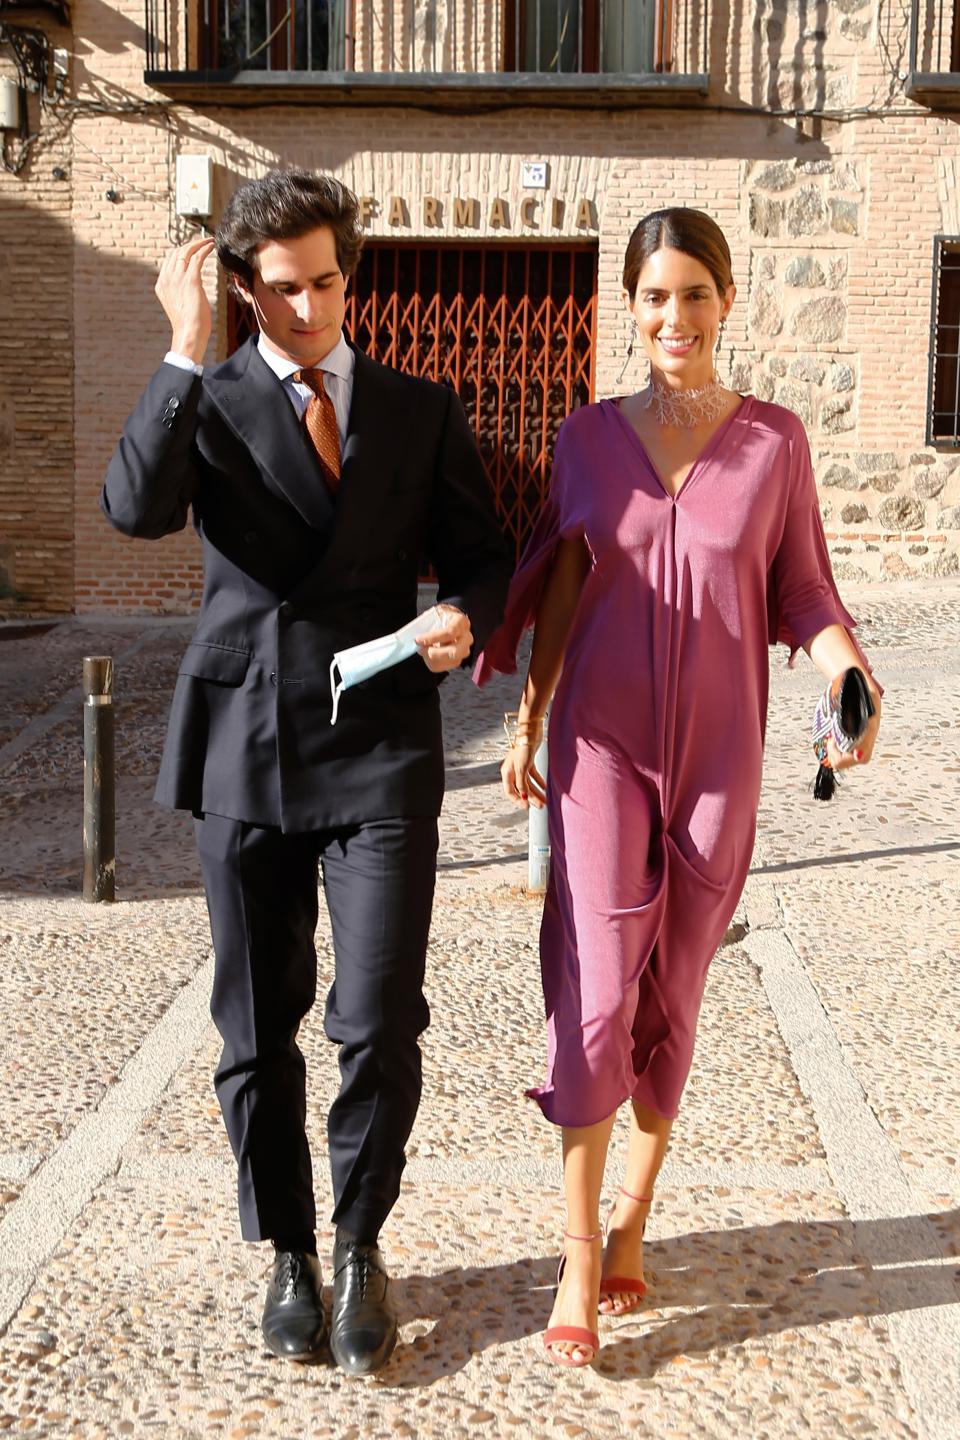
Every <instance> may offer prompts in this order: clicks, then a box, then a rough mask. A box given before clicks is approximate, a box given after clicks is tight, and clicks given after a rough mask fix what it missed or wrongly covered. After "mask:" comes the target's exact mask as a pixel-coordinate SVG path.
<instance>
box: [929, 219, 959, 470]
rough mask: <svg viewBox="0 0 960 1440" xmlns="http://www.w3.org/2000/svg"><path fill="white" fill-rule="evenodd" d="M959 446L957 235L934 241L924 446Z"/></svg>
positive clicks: (940, 236)
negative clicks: (925, 441)
mask: <svg viewBox="0 0 960 1440" xmlns="http://www.w3.org/2000/svg"><path fill="white" fill-rule="evenodd" d="M950 441H952V442H953V443H954V444H956V445H960V236H950V237H948V236H946V235H938V236H937V237H936V239H935V240H934V242H933V303H932V308H931V315H930V379H929V388H928V400H927V444H928V445H932V444H936V443H938V442H939V443H941V444H942V443H944V442H950Z"/></svg>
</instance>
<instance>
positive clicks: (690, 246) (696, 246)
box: [623, 205, 733, 305]
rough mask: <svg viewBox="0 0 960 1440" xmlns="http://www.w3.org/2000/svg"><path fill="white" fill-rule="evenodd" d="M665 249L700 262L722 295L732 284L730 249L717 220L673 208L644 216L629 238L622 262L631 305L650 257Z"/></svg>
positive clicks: (680, 207)
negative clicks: (641, 273) (680, 252)
mask: <svg viewBox="0 0 960 1440" xmlns="http://www.w3.org/2000/svg"><path fill="white" fill-rule="evenodd" d="M665 247H668V248H669V249H671V250H682V251H683V253H684V254H685V255H692V256H693V258H694V260H699V261H700V263H701V265H704V266H706V268H707V269H708V270H709V271H710V274H711V275H712V277H713V280H714V282H715V284H716V287H717V290H718V291H719V293H720V294H721V295H723V294H724V293H725V292H726V290H727V288H728V286H730V285H732V284H733V266H732V262H731V260H730V246H729V245H728V244H727V241H726V237H725V236H724V233H723V231H722V230H721V229H720V226H719V225H718V224H717V222H716V220H711V218H710V216H709V215H706V214H704V212H703V211H702V210H688V209H686V208H685V207H684V206H682V205H674V206H671V207H670V208H669V209H667V210H652V211H651V212H650V214H649V215H644V217H643V219H642V220H641V221H640V223H639V225H638V226H637V228H636V229H635V230H634V232H633V234H632V235H631V236H630V240H629V243H628V245H627V253H626V255H625V256H624V260H623V288H624V290H626V292H627V294H628V295H629V296H630V304H631V305H632V304H633V302H634V299H635V298H636V294H637V285H638V283H639V280H640V272H641V270H642V269H643V267H644V265H645V264H646V263H647V261H648V260H649V259H650V256H651V255H655V254H656V252H657V251H658V250H663V249H664V248H665Z"/></svg>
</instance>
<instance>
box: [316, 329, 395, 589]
mask: <svg viewBox="0 0 960 1440" xmlns="http://www.w3.org/2000/svg"><path fill="white" fill-rule="evenodd" d="M350 348H351V349H352V350H353V353H354V355H355V357H356V360H355V364H354V372H353V394H352V396H351V400H350V417H349V419H348V421H347V439H346V444H345V445H344V447H343V455H342V457H341V464H340V485H339V488H338V490H337V498H336V506H335V510H336V522H335V525H334V528H333V534H332V536H331V540H330V544H329V545H328V546H327V549H326V551H325V553H324V556H323V560H322V561H321V562H320V563H319V564H318V566H317V567H316V568H315V569H314V571H313V572H312V573H311V574H310V575H307V576H306V577H305V578H304V580H303V582H302V584H301V586H300V590H301V592H302V591H305V590H309V589H312V588H313V587H315V586H316V585H317V584H321V585H322V584H323V583H325V582H326V580H327V579H328V578H329V570H330V567H331V566H333V565H335V563H336V561H337V559H338V557H339V558H345V559H347V560H348V561H349V560H350V559H351V558H353V559H356V558H357V557H361V556H363V555H364V554H365V553H367V552H368V550H369V546H370V527H371V525H375V524H376V523H377V522H378V521H380V522H383V521H387V522H389V520H390V517H391V499H390V494H391V489H392V486H393V479H394V475H395V474H396V471H397V467H398V466H399V464H400V460H401V457H402V455H403V448H404V446H405V444H406V432H407V428H408V426H409V424H410V421H411V418H412V416H411V412H410V403H409V393H408V392H407V391H406V389H405V387H404V385H403V382H402V379H401V377H400V376H399V375H398V374H397V372H396V371H394V370H391V369H389V368H388V367H387V366H385V365H378V364H377V363H376V362H375V361H373V360H370V359H369V358H368V357H367V356H366V355H364V354H363V352H362V351H361V350H357V349H356V348H355V347H354V346H352V345H351V347H350Z"/></svg>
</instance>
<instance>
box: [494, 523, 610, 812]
mask: <svg viewBox="0 0 960 1440" xmlns="http://www.w3.org/2000/svg"><path fill="white" fill-rule="evenodd" d="M591 563H592V562H591V558H590V552H589V550H588V549H587V546H586V543H585V542H584V541H583V540H581V539H576V540H561V541H560V544H559V545H558V547H557V554H556V559H555V560H554V562H553V566H552V568H551V570H550V574H549V575H548V576H547V581H546V584H545V585H544V587H543V593H542V595H541V597H540V604H539V605H538V607H537V618H536V622H535V625H534V631H533V648H532V650H531V653H530V666H529V669H528V671H527V679H526V683H525V685H524V687H523V695H522V697H521V700H520V708H519V712H518V717H517V735H516V740H515V742H514V744H513V745H512V746H511V748H510V753H509V754H508V755H507V758H506V760H504V762H503V764H502V766H501V767H500V774H501V776H502V778H503V787H504V790H505V791H506V794H507V795H508V796H509V798H510V799H511V800H514V801H516V802H517V803H519V804H520V805H523V806H524V808H526V807H527V806H528V805H529V804H531V803H532V804H533V805H536V806H538V807H539V806H540V805H542V804H543V803H544V802H545V799H546V792H545V787H544V781H543V777H542V776H541V775H540V773H539V772H538V770H537V768H536V766H535V765H534V763H533V762H534V756H535V755H536V753H537V749H538V747H539V745H540V741H541V739H542V737H543V717H544V715H545V714H546V710H547V706H548V704H549V703H550V697H551V696H552V695H553V692H554V690H555V689H556V687H557V681H558V680H559V679H560V672H561V670H562V669H563V656H564V651H565V650H566V646H567V637H568V635H569V634H570V626H571V624H572V623H573V616H574V612H575V610H576V608H577V604H578V603H579V600H580V591H581V590H582V589H583V582H584V580H585V579H586V577H587V572H588V571H589V569H590V565H591Z"/></svg>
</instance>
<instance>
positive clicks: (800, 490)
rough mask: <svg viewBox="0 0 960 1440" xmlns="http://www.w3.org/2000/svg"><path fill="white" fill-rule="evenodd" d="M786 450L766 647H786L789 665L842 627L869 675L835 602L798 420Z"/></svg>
mask: <svg viewBox="0 0 960 1440" xmlns="http://www.w3.org/2000/svg"><path fill="white" fill-rule="evenodd" d="M787 445H788V447H789V473H788V493H787V506H786V515H785V519H784V525H783V533H782V535H781V538H780V543H779V546H778V547H777V551H776V554H775V555H774V558H773V564H772V565H771V567H770V574H769V582H768V587H767V615H768V619H769V639H770V644H771V645H775V644H777V643H778V642H782V643H783V644H786V645H788V646H789V647H790V657H791V660H792V659H793V657H794V655H795V654H796V652H797V651H798V650H799V649H801V647H802V646H804V645H805V644H806V643H807V642H808V641H809V640H812V639H813V637H814V636H815V635H818V634H819V633H820V631H821V630H825V629H826V627H827V626H828V625H843V626H844V627H845V629H846V630H848V631H849V632H850V638H851V639H852V640H853V643H854V645H855V646H856V648H857V651H858V653H859V654H860V657H861V659H862V660H863V663H864V665H865V667H866V668H867V669H868V670H869V669H870V666H869V663H868V661H867V658H866V656H865V655H864V654H863V651H862V650H861V649H860V646H859V645H858V644H857V642H856V640H855V639H854V637H853V633H852V632H853V627H854V626H855V625H856V623H857V622H856V621H855V620H854V618H853V616H852V615H851V614H850V612H849V611H848V610H847V609H846V607H845V605H844V603H843V601H842V600H841V599H840V595H839V592H838V590H837V586H836V582H835V581H834V578H833V569H832V567H831V564H830V556H829V553H828V551H827V541H826V537H825V535H824V533H823V521H822V520H821V518H820V506H819V504H818V502H817V487H816V483H815V481H814V478H813V466H812V465H811V463H810V446H809V443H808V441H807V436H806V432H805V431H804V428H803V426H802V424H801V423H800V421H799V420H797V421H796V422H795V424H794V425H792V426H791V432H790V434H789V436H788V438H787Z"/></svg>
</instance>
